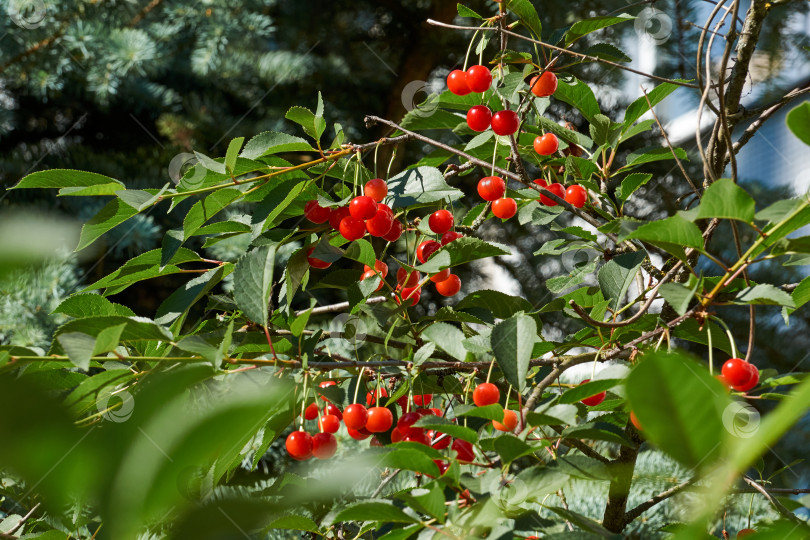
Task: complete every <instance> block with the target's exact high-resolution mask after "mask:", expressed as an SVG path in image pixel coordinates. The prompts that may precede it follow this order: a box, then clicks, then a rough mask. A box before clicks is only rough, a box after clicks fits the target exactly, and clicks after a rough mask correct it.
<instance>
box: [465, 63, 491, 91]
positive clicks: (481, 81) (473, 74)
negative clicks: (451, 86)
mask: <svg viewBox="0 0 810 540" xmlns="http://www.w3.org/2000/svg"><path fill="white" fill-rule="evenodd" d="M466 78H467V86H469V87H470V90H471V91H473V92H486V91H487V90H489V87H490V86H492V73H490V71H489V68H487V67H486V66H470V67H469V68H467V77H466Z"/></svg>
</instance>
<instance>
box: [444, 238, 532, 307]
mask: <svg viewBox="0 0 810 540" xmlns="http://www.w3.org/2000/svg"><path fill="white" fill-rule="evenodd" d="M459 240H461V239H459ZM454 242H458V240H455V241H454ZM451 243H452V242H451ZM455 309H456V310H464V309H466V310H473V309H486V310H488V311H490V312H491V313H492V315H493V316H494V317H497V318H498V319H506V318H509V317H511V316H513V315H514V314H516V313H518V312H521V311H531V310H532V305H531V303H530V302H529V301H528V300H526V299H525V298H523V297H520V296H511V295H509V294H506V293H502V292H500V291H492V290H489V289H484V290H482V291H475V292H472V293H470V294H468V295H467V296H465V297H464V299H463V300H461V301H460V302H459V303H458V304H456V308H455Z"/></svg>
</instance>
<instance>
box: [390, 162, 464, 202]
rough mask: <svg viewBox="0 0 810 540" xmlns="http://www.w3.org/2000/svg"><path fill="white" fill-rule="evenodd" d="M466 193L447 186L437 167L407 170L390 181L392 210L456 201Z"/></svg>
mask: <svg viewBox="0 0 810 540" xmlns="http://www.w3.org/2000/svg"><path fill="white" fill-rule="evenodd" d="M463 196H464V193H463V192H462V191H461V190H459V189H456V188H454V187H450V186H449V185H447V182H445V181H444V175H443V174H442V172H441V171H440V170H439V169H437V168H436V167H424V166H423V167H416V168H414V169H407V170H405V171H402V172H401V173H399V174H397V175H395V176H393V177H392V178H391V179H389V180H388V197H389V198H390V205H389V206H391V208H399V207H404V206H414V205H426V204H430V203H434V202H436V201H441V200H450V201H456V200H458V199H460V198H461V197H463Z"/></svg>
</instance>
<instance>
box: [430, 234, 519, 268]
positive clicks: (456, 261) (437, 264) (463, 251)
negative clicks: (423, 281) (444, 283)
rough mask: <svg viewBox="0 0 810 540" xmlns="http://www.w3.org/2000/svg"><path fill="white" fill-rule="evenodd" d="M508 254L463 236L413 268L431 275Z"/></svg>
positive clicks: (498, 248)
mask: <svg viewBox="0 0 810 540" xmlns="http://www.w3.org/2000/svg"><path fill="white" fill-rule="evenodd" d="M509 254H510V253H509V252H508V251H507V250H506V249H504V248H503V247H501V246H497V245H495V244H492V243H490V242H485V241H484V240H481V239H479V238H476V237H474V236H464V237H462V238H459V239H457V240H453V241H452V242H450V243H448V244H447V245H445V246H442V248H441V249H439V250H438V251H436V252H434V253H433V255H431V256H430V259H428V261H427V262H425V263H424V264H420V265H418V266H416V267H415V268H416V269H417V270H419V271H420V272H425V273H428V274H432V273H435V272H438V271H440V270H443V269H445V268H450V267H453V266H459V265H462V264H466V263H468V262H471V261H476V260H479V259H487V258H489V257H498V256H500V255H509Z"/></svg>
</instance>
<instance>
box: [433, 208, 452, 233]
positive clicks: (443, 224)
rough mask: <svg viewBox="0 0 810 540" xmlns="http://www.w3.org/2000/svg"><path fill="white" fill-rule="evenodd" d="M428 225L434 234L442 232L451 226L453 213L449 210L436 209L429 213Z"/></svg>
mask: <svg viewBox="0 0 810 540" xmlns="http://www.w3.org/2000/svg"><path fill="white" fill-rule="evenodd" d="M428 225H429V226H430V230H431V231H433V232H435V233H436V234H444V233H446V232H447V231H449V230H450V229H451V228H452V227H453V214H451V213H450V211H449V210H436V211H435V212H433V213H432V214H430V218H428Z"/></svg>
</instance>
